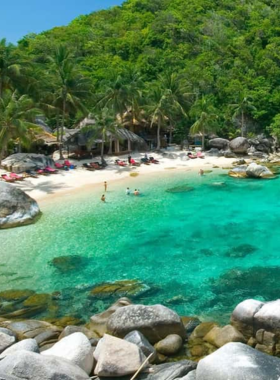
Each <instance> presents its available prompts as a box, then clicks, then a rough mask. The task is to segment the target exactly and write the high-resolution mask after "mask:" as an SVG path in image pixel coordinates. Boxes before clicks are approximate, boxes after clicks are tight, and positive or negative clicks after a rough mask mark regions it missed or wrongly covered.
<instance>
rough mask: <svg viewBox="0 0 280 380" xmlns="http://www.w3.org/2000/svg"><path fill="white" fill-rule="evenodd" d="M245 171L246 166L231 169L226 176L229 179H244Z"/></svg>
mask: <svg viewBox="0 0 280 380" xmlns="http://www.w3.org/2000/svg"><path fill="white" fill-rule="evenodd" d="M246 170H247V166H246V165H243V166H237V167H236V168H233V169H231V170H230V171H229V172H228V174H229V176H230V177H234V178H246V177H247V173H246Z"/></svg>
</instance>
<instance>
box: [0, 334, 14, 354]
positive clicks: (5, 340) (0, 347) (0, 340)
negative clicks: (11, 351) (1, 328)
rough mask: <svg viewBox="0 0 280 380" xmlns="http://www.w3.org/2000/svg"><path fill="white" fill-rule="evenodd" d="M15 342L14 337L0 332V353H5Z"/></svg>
mask: <svg viewBox="0 0 280 380" xmlns="http://www.w3.org/2000/svg"><path fill="white" fill-rule="evenodd" d="M15 342H16V338H15V337H14V336H11V335H8V334H5V333H3V332H0V353H1V352H3V351H5V350H6V349H7V348H8V347H10V346H11V345H13V344H14V343H15Z"/></svg>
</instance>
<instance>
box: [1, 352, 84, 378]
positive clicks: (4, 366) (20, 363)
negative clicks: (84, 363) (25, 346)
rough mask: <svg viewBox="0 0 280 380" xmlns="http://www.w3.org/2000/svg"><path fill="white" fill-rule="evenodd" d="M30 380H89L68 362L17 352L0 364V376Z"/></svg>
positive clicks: (32, 353) (79, 369)
mask: <svg viewBox="0 0 280 380" xmlns="http://www.w3.org/2000/svg"><path fill="white" fill-rule="evenodd" d="M1 373H5V374H7V375H12V376H15V377H16V378H17V379H19V380H20V379H30V380H33V379H34V380H39V379H40V380H60V379H61V380H62V379H63V380H89V377H88V375H87V374H86V373H85V372H84V371H83V370H82V369H81V368H79V367H78V366H76V365H74V364H73V363H71V362H70V361H68V360H64V359H62V358H57V357H54V356H43V355H39V354H36V353H34V352H28V351H19V352H16V353H14V354H11V355H8V356H6V357H5V359H3V360H1V362H0V374H1Z"/></svg>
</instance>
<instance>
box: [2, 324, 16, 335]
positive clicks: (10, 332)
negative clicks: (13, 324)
mask: <svg viewBox="0 0 280 380" xmlns="http://www.w3.org/2000/svg"><path fill="white" fill-rule="evenodd" d="M0 332H1V333H4V334H7V335H10V336H14V337H15V338H16V334H15V333H14V332H13V331H12V330H9V329H6V328H5V327H0Z"/></svg>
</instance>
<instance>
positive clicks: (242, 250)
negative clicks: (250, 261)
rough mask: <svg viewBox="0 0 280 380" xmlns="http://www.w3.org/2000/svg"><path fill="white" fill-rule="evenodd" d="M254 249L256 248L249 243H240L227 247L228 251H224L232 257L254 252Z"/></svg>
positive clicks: (244, 255)
mask: <svg viewBox="0 0 280 380" xmlns="http://www.w3.org/2000/svg"><path fill="white" fill-rule="evenodd" d="M256 250H257V248H256V247H254V246H253V245H251V244H240V245H237V246H235V247H232V248H230V249H228V251H227V252H226V256H228V257H234V258H243V257H246V256H248V255H250V254H252V253H254V252H255V251H256Z"/></svg>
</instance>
